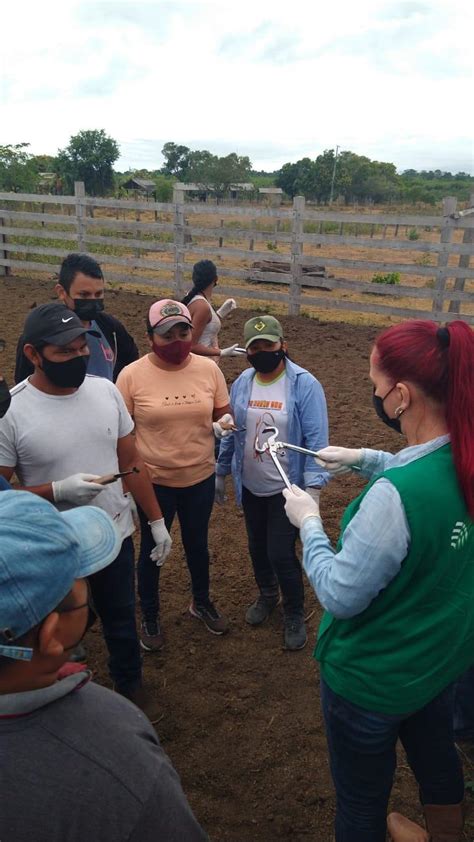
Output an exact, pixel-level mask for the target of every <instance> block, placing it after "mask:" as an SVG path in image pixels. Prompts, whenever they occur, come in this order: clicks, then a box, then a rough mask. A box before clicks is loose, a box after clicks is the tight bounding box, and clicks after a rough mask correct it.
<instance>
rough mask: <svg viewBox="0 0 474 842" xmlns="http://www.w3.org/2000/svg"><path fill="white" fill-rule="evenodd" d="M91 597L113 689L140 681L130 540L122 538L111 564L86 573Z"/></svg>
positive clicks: (132, 686) (130, 686) (131, 685)
mask: <svg viewBox="0 0 474 842" xmlns="http://www.w3.org/2000/svg"><path fill="white" fill-rule="evenodd" d="M89 583H90V587H91V593H92V598H93V600H94V605H95V608H96V610H97V614H98V615H99V617H100V620H101V622H102V628H103V631H104V637H105V642H106V644H107V648H108V650H109V671H110V675H111V676H112V679H113V682H114V684H115V686H116V689H117V690H119V691H122V690H129V689H133V688H134V687H136V686H137V685H139V684H141V681H142V662H141V656H140V645H139V642H138V635H137V624H136V619H135V567H134V552H133V541H132V539H131V538H125V540H124V542H123V544H122V548H121V550H120V552H119V554H118V556H117V558H116V559H115V561H113V562H112V564H109V565H108V566H107V567H104V569H103V570H99V572H98V573H94V574H93V575H92V576H89Z"/></svg>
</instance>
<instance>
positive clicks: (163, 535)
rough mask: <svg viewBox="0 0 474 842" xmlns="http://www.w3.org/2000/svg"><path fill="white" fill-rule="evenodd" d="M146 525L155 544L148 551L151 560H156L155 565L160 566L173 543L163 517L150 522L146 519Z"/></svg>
mask: <svg viewBox="0 0 474 842" xmlns="http://www.w3.org/2000/svg"><path fill="white" fill-rule="evenodd" d="M148 525H149V526H150V527H151V534H152V535H153V540H154V542H155V544H156V546H155V547H153V549H152V551H151V553H150V558H151V560H152V561H156V566H157V567H161V565H162V564H164V561H165V559H166V558H167V556H169V554H170V551H171V544H172V543H173V542H172V540H171V535H170V534H169V532H168V530H167V528H166V526H165V519H164V518H163V517H161V518H160V519H159V520H152V521H151V523H150V521H148Z"/></svg>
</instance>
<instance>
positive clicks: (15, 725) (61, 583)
mask: <svg viewBox="0 0 474 842" xmlns="http://www.w3.org/2000/svg"><path fill="white" fill-rule="evenodd" d="M120 543H121V538H120V534H119V532H118V530H117V529H116V527H115V526H114V523H113V521H112V519H111V518H110V517H109V515H107V514H106V512H104V511H103V510H101V509H99V508H98V507H97V506H81V507H78V508H74V509H70V510H68V511H64V512H59V511H58V510H57V509H56V508H55V507H54V506H52V505H51V503H48V502H47V501H46V500H43V499H41V498H40V497H38V496H37V495H35V494H31V493H29V492H26V491H5V492H4V493H3V494H1V495H0V752H1V757H2V763H1V767H0V791H1V793H2V808H1V810H0V839H2V840H13V839H14V840H15V842H63V840H65V839H66V838H67V839H68V840H69V842H79V840H83V839H90V840H94V839H97V840H98V839H100V840H101V842H157V840H158V839H166V840H168V842H173V840H175V842H178V840H182V839H186V840H187V842H200V840H205V839H206V838H207V837H206V834H205V833H204V831H203V830H202V829H201V828H200V826H199V824H198V823H197V821H196V819H195V818H194V816H193V814H192V812H191V809H190V807H189V804H188V802H187V800H186V797H185V795H184V793H183V790H182V788H181V784H180V781H179V778H178V776H177V774H176V772H175V770H174V769H173V767H172V765H171V763H170V761H169V759H168V757H167V756H166V754H165V753H164V751H163V749H162V748H161V746H160V743H159V741H158V738H157V736H156V734H155V732H154V730H153V728H152V726H151V724H150V723H149V721H148V719H147V718H146V716H145V715H144V714H143V713H142V712H141V711H140V710H139V709H138V708H137V707H135V705H133V704H131V702H129V701H128V700H126V699H124V698H123V697H122V696H119V695H118V694H117V693H112V692H111V691H110V690H107V689H106V688H105V687H100V686H99V685H97V684H94V682H92V681H91V680H90V678H91V676H90V673H89V672H88V671H87V670H86V669H85V668H84V669H82V670H81V669H80V668H79V670H80V671H78V672H76V673H74V674H71V675H68V676H67V677H65V678H63V679H62V680H58V674H59V672H60V669H61V667H63V665H64V664H65V662H66V661H67V660H68V656H69V653H70V651H71V650H72V649H73V648H74V647H75V646H76V645H77V643H78V642H79V641H80V640H81V639H82V638H83V636H84V634H85V633H86V631H87V629H88V628H89V627H90V626H91V624H92V623H93V622H94V620H95V612H94V607H93V605H92V603H91V596H90V591H89V588H88V584H87V579H86V577H88V576H90V575H91V574H94V573H97V572H98V571H100V570H102V569H104V568H105V567H107V565H109V564H110V563H111V562H112V561H113V559H114V558H115V557H116V555H117V553H118V551H119V549H120Z"/></svg>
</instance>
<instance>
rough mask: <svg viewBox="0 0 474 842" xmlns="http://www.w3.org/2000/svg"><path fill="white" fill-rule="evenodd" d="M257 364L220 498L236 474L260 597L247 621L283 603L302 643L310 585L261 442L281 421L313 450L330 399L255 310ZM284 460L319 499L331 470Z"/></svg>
mask: <svg viewBox="0 0 474 842" xmlns="http://www.w3.org/2000/svg"><path fill="white" fill-rule="evenodd" d="M244 344H245V348H246V350H247V359H248V361H249V363H250V366H251V367H250V368H248V369H246V370H245V371H244V372H242V374H241V375H240V376H239V377H238V378H237V380H236V381H235V383H234V384H233V386H232V388H231V393H230V401H231V406H232V410H233V418H234V422H235V427H236V430H235V432H234V434H233V435H231V436H228V437H226V438H224V439H222V440H221V449H220V453H219V459H218V463H217V466H216V501H217V502H218V503H222V502H224V490H225V489H224V486H225V477H226V475H227V474H229V473H232V477H233V480H234V485H235V492H236V498H237V503H238V505H239V506H240V505H241V506H242V508H243V511H244V516H245V525H246V528H247V536H248V544H249V552H250V557H251V559H252V564H253V569H254V575H255V580H256V583H257V587H258V596H257V598H256V600H255V602H253V604H252V605H250V606H249V608H248V609H247V612H246V615H245V619H246V621H247V623H249V625H251V626H258V625H260V624H261V623H263V622H264V620H266V619H267V617H269V615H270V614H271V613H272V611H273V610H274V608H275V607H276V605H277V604H278V602H279V599H280V592H281V597H282V601H283V612H284V645H285V648H286V649H289V650H296V649H302V648H303V646H304V645H305V644H306V640H307V636H306V628H305V623H304V588H303V576H302V572H301V565H300V562H299V560H298V558H297V556H296V551H295V544H296V538H297V535H298V532H297V530H296V529H295V528H294V527H293V526H292V525H291V524H290V523H289V521H288V519H287V518H286V515H285V510H284V503H285V501H284V499H283V496H282V490H283V488H284V483H283V480H282V478H281V476H280V474H279V473H278V471H277V469H276V467H275V465H274V463H273V461H272V459H271V458H270V455H269V454H268V452H267V453H259V452H257V451H256V449H255V445H256V443H257V444H258V442H263V441H265V439H266V438H267V434H264V430H265V429H266V428H267V427H276V428H277V429H278V431H279V436H278V437H279V439H281V440H282V441H287V442H290V443H291V444H295V445H298V446H300V447H306V448H308V449H310V450H319V449H320V448H322V447H325V446H326V444H327V441H328V418H327V410H326V399H325V396H324V391H323V388H322V386H321V384H320V383H319V382H318V380H316V378H315V377H313V375H312V374H310V372H309V371H306V369H304V368H301V367H300V366H299V365H296V364H295V363H294V362H292V361H291V360H290V359H289V357H288V355H287V344H286V342H285V340H284V337H283V329H282V326H281V324H280V322H279V321H278V320H277V319H275V318H274V317H273V316H269V315H264V316H255V317H254V318H252V319H249V321H248V322H246V324H245V327H244ZM281 462H282V465H283V467H284V469H285V471H286V473H287V474H288V477H289V479H290V480H291V482H292V483H297V482H298V480H297V479H296V478H297V477H298V478H299V482H300V483H301V484H302V485H303V486H304V487H305V488H306V489H307V491H308V492H309V493H310V494H311V495H312V496H314V497H315V498H316V499H317V498H318V497H319V489H320V488H321V487H322V486H323V485H325V484H326V483H327V481H328V477H329V475H328V474H327V472H326V471H324V470H322V469H321V468H320V467H318V465H316V463H315V461H314V459H313V458H312V457H307V456H305V455H304V454H300V453H296V452H294V451H287V452H286V453H285V455H284V456H282V457H281Z"/></svg>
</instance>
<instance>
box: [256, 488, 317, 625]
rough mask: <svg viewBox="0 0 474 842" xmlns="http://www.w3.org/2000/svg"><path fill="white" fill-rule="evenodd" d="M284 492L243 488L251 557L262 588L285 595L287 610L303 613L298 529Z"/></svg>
mask: <svg viewBox="0 0 474 842" xmlns="http://www.w3.org/2000/svg"><path fill="white" fill-rule="evenodd" d="M284 505H285V500H284V497H283V495H282V494H272V496H271V497H257V496H256V495H255V494H252V493H251V492H250V491H249V490H248V489H247V488H245V487H244V488H242V507H243V510H244V515H245V525H246V527H247V537H248V544H249V552H250V557H251V559H252V564H253V570H254V574H255V580H256V582H257V585H258V587H259V588H260V591H266V592H268V593H271V592H273V593H275V594H276V593H277V592H278V586H280V590H281V593H282V597H283V607H284V610H285V614H287V615H296V616H299V617H302V616H303V614H304V587H303V574H302V571H301V565H300V563H299V561H298V558H297V556H296V552H295V544H296V538H297V536H298V530H297V529H296V528H295V527H294V526H292V524H291V523H290V521H289V520H288V518H287V516H286V514H285V509H284Z"/></svg>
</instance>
